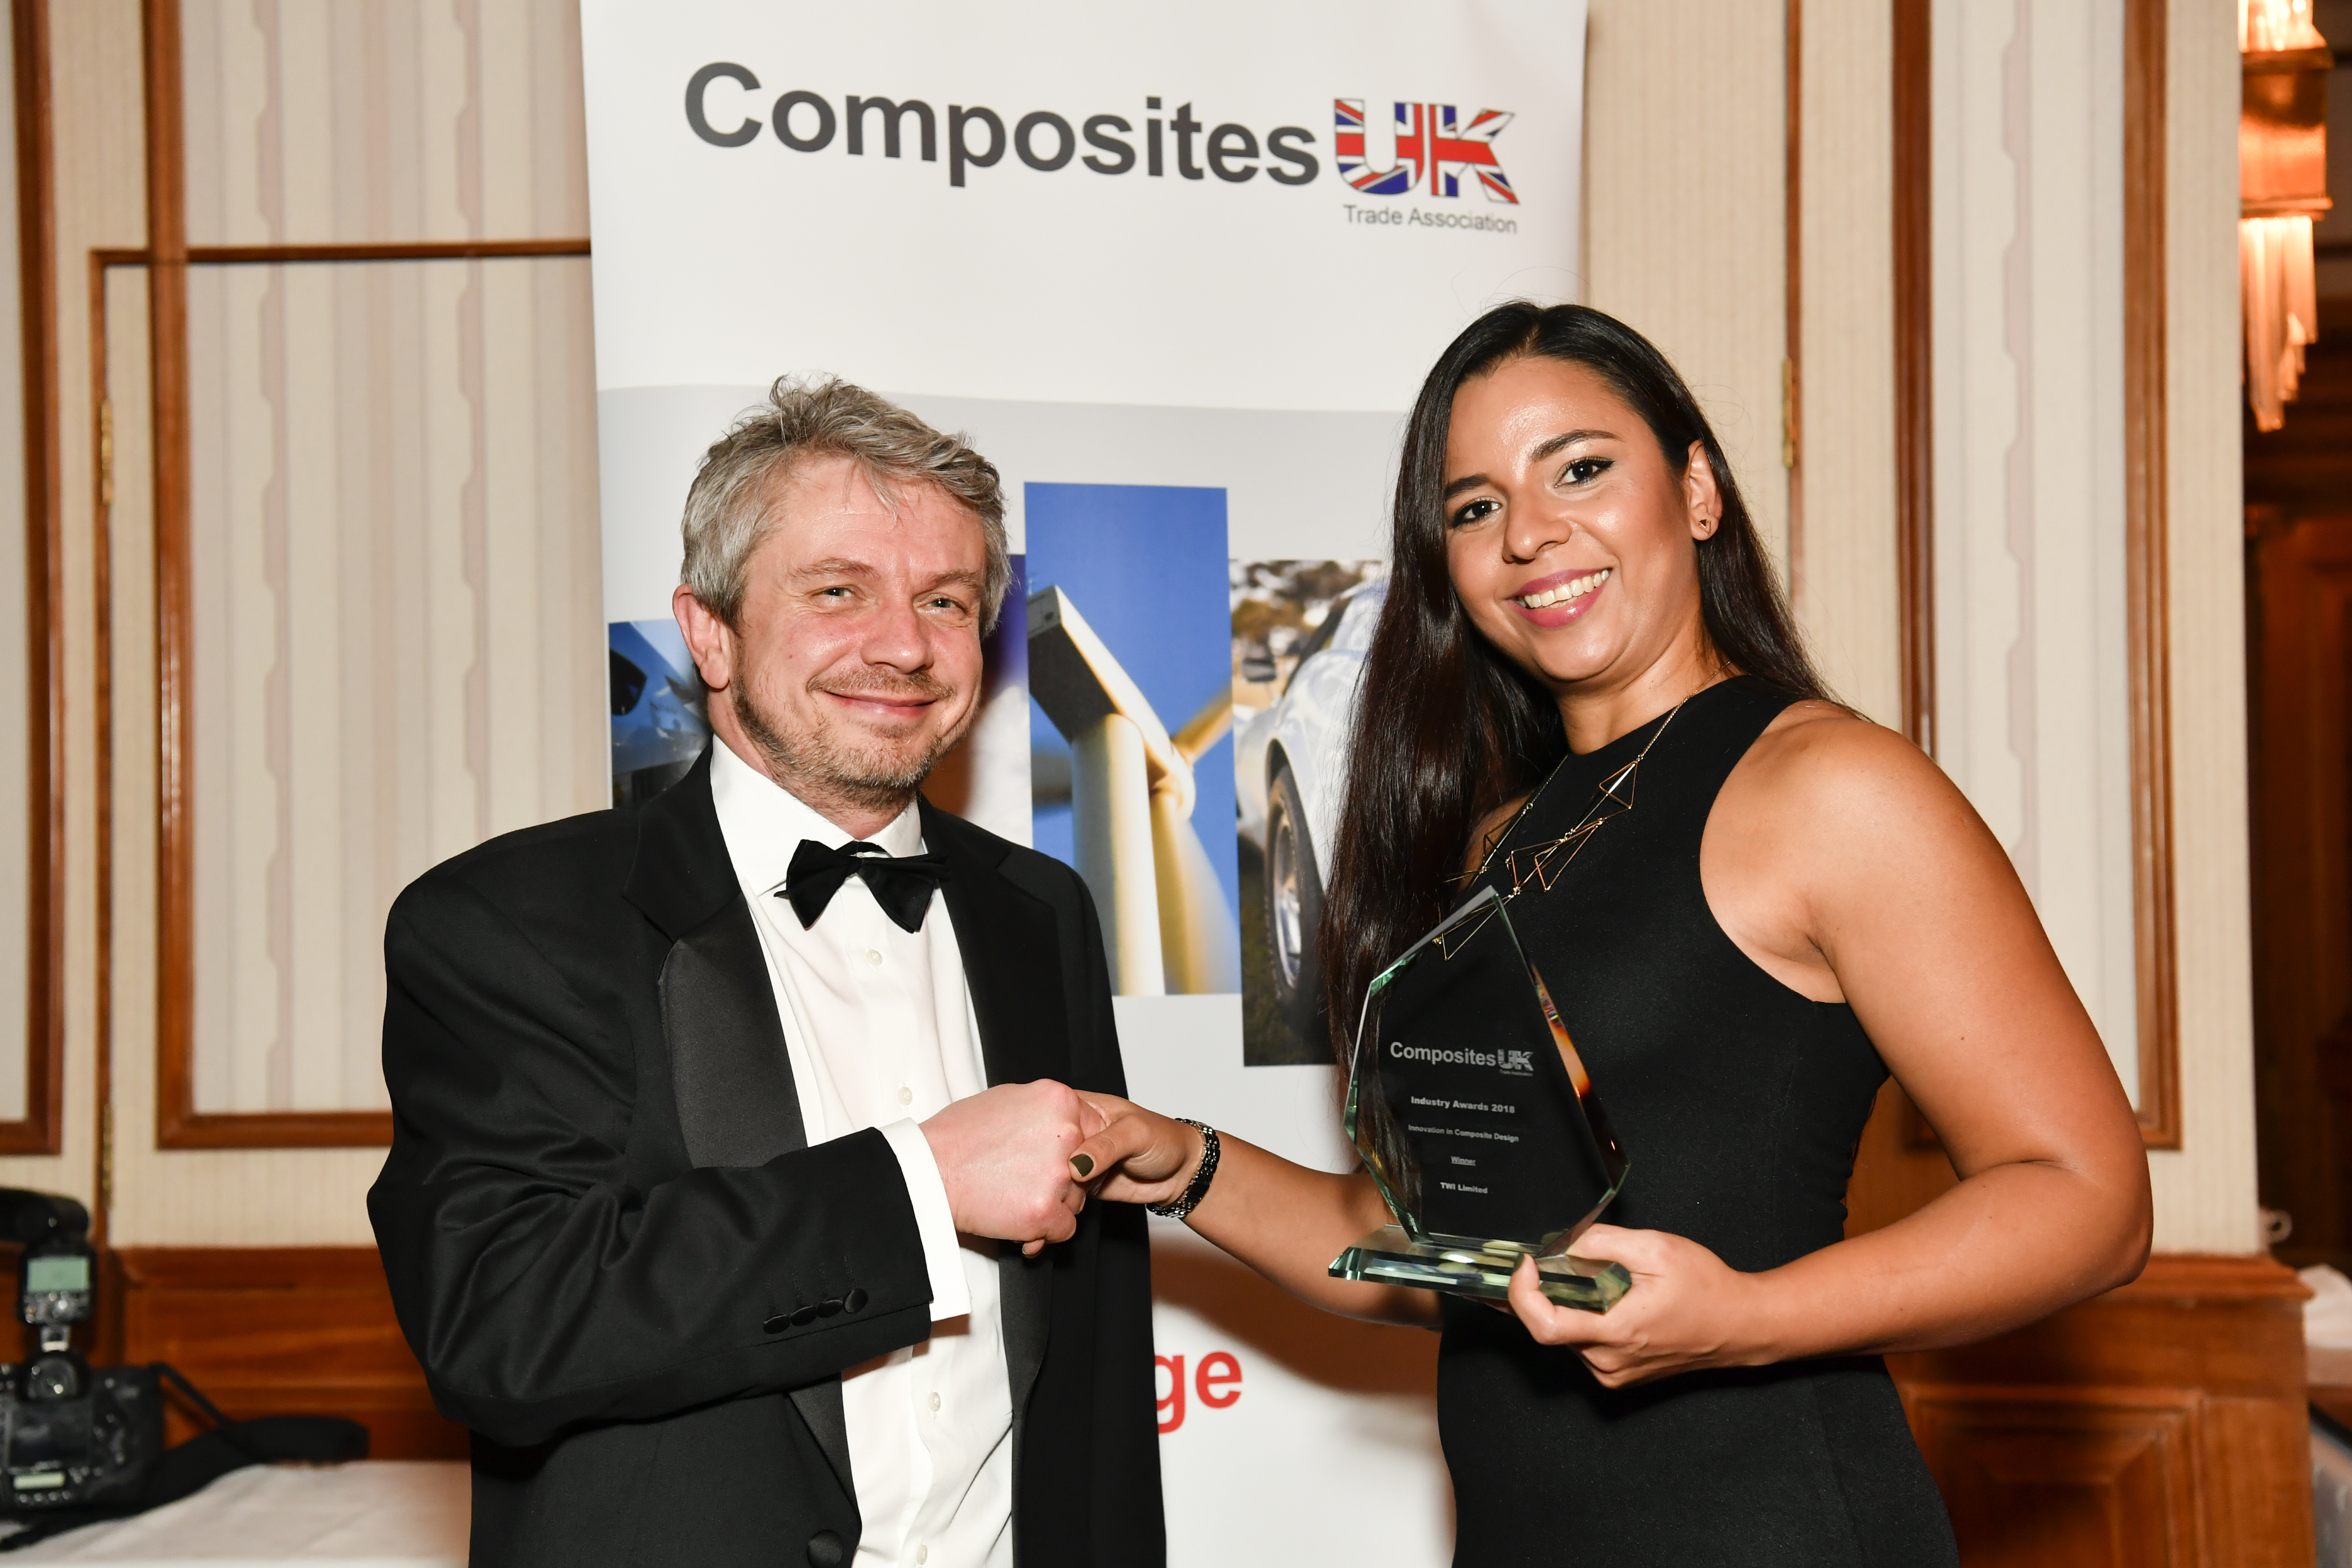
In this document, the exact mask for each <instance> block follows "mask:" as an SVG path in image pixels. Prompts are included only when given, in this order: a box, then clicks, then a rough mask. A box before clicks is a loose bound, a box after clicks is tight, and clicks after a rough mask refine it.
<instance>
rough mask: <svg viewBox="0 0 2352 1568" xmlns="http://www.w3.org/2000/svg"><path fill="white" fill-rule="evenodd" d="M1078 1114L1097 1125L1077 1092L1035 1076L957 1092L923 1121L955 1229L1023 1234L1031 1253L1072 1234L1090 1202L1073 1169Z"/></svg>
mask: <svg viewBox="0 0 2352 1568" xmlns="http://www.w3.org/2000/svg"><path fill="white" fill-rule="evenodd" d="M1082 1118H1086V1120H1087V1122H1088V1123H1089V1124H1091V1125H1095V1126H1099V1125H1100V1121H1099V1118H1087V1117H1086V1110H1085V1107H1083V1106H1082V1105H1081V1104H1080V1103H1079V1101H1078V1097H1077V1095H1076V1093H1074V1092H1072V1091H1071V1090H1070V1089H1066V1088H1064V1087H1063V1086H1062V1085H1060V1084H1058V1083H1055V1082H1054V1081H1053V1080H1052V1079H1038V1080H1037V1081H1036V1082H1035V1083H1021V1084H1000V1085H998V1086H997V1087H996V1088H994V1089H986V1090H983V1091H982V1092H981V1093H979V1094H975V1095H973V1096H972V1097H971V1099H969V1100H957V1101H956V1102H955V1103H954V1104H952V1105H950V1106H949V1107H948V1108H947V1109H946V1110H942V1111H940V1113H939V1114H938V1115H937V1116H934V1117H932V1118H931V1119H930V1120H929V1121H926V1122H924V1123H923V1138H924V1140H925V1142H929V1144H930V1146H931V1158H932V1159H933V1160H935V1161H937V1162H938V1163H939V1167H940V1182H941V1184H944V1185H945V1186H946V1188H947V1193H948V1212H949V1213H950V1215H953V1216H954V1217H955V1227H956V1229H958V1230H960V1231H962V1232H963V1233H964V1234H966V1235H967V1236H988V1237H997V1238H998V1239H1000V1240H1003V1241H1017V1242H1020V1243H1021V1244H1022V1246H1021V1250H1022V1251H1023V1252H1024V1253H1027V1254H1032V1255H1034V1254H1035V1253H1036V1252H1037V1251H1038V1250H1039V1249H1040V1248H1042V1247H1044V1246H1045V1244H1046V1243H1047V1242H1049V1241H1067V1240H1068V1239H1069V1238H1070V1237H1072V1236H1073V1235H1075V1234H1076V1231H1077V1228H1078V1211H1079V1210H1080V1209H1082V1208H1084V1207H1086V1205H1087V1194H1086V1189H1085V1188H1083V1187H1081V1186H1079V1185H1078V1184H1077V1183H1076V1182H1075V1181H1073V1180H1072V1179H1071V1176H1070V1155H1071V1154H1072V1153H1073V1152H1076V1149H1077V1147H1078V1144H1079V1142H1080V1141H1081V1140H1082V1139H1083V1138H1084V1137H1085V1135H1086V1131H1087V1129H1086V1127H1085V1126H1082V1125H1081V1119H1082Z"/></svg>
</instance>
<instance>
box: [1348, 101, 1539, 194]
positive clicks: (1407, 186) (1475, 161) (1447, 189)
mask: <svg viewBox="0 0 2352 1568" xmlns="http://www.w3.org/2000/svg"><path fill="white" fill-rule="evenodd" d="M1331 104H1332V118H1333V121H1334V129H1333V132H1332V137H1331V151H1332V156H1333V159H1334V161H1335V162H1336V163H1338V164H1339V177H1340V178H1341V179H1343V180H1345V181H1347V182H1348V184H1349V185H1351V186H1353V187H1354V188H1355V189H1357V190H1359V191H1361V192H1363V193H1364V194H1365V195H1368V196H1402V195H1411V194H1413V193H1415V192H1420V191H1423V190H1425V191H1426V192H1427V194H1428V195H1433V196H1459V195H1461V194H1462V180H1463V177H1464V176H1465V175H1468V176H1469V177H1470V178H1472V179H1474V180H1475V181H1476V182H1477V183H1478V184H1479V186H1480V187H1481V188H1482V189H1484V190H1485V191H1486V199H1487V200H1488V201H1490V202H1507V203H1509V204H1510V205H1513V206H1517V205H1518V204H1519V196H1518V193H1517V191H1514V190H1513V189H1511V178H1510V176H1509V175H1508V174H1505V173H1503V165H1502V163H1501V161H1500V160H1499V159H1497V158H1496V156H1495V138H1496V137H1497V136H1499V135H1501V134H1502V132H1503V128H1504V127H1505V126H1507V125H1508V124H1510V122H1511V116H1510V115H1509V114H1507V113H1506V112H1504V111H1503V110H1499V109H1482V110H1479V111H1478V112H1477V113H1476V114H1475V115H1474V116H1473V117H1472V118H1471V121H1470V123H1469V124H1467V125H1464V124H1462V123H1461V112H1460V110H1456V109H1455V108H1454V105H1452V104H1450V103H1400V104H1398V105H1396V121H1395V124H1396V163H1394V164H1392V165H1391V166H1390V167H1388V168H1385V169H1376V168H1374V167H1372V166H1371V164H1370V163H1369V162H1367V161H1366V155H1365V151H1364V100H1362V99H1360V98H1339V99H1334V100H1331Z"/></svg>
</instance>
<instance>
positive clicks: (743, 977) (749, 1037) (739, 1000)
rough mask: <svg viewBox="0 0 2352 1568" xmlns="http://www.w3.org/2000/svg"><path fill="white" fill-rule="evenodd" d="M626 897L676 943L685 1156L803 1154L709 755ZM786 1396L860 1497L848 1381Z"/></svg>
mask: <svg viewBox="0 0 2352 1568" xmlns="http://www.w3.org/2000/svg"><path fill="white" fill-rule="evenodd" d="M714 744H715V742H714ZM628 896H629V898H630V900H631V901H633V902H634V903H635V904H636V905H637V907H638V908H639V909H641V910H645V912H646V915H647V916H648V917H649V918H651V919H652V920H653V921H654V923H655V924H656V925H657V926H659V927H661V929H662V930H663V931H665V932H666V933H667V934H669V935H670V936H672V937H673V938H674V940H673V942H672V943H671V946H670V950H669V956H668V957H667V959H665V960H664V961H663V963H662V972H661V1015H662V1037H663V1041H664V1043H665V1045H666V1046H667V1047H668V1052H669V1066H670V1087H671V1091H672V1093H673V1095H674V1096H675V1098H676V1100H677V1120H678V1131H679V1132H680V1133H681V1134H682V1135H683V1137H684V1139H685V1142H686V1152H687V1158H688V1160H690V1161H691V1162H692V1163H694V1164H696V1165H698V1166H704V1165H763V1164H765V1163H768V1162H769V1161H770V1160H772V1159H774V1158H775V1157H776V1156H777V1155H779V1154H788V1153H791V1152H793V1151H794V1150H796V1149H804V1148H806V1147H808V1131H807V1123H806V1122H805V1121H803V1120H802V1118H801V1098H800V1089H799V1086H798V1085H797V1084H795V1083H794V1082H793V1063H792V1056H791V1053H790V1052H789V1051H787V1050H786V1049H785V1047H784V1026H783V1020H782V1018H781V1017H780V1016H778V1014H777V1011H776V991H775V986H774V984H773V983H772V981H771V980H770V979H769V977H768V960H767V955H766V953H765V952H762V951H761V946H760V931H759V928H758V927H757V926H755V925H754V924H753V923H752V921H753V916H752V913H751V905H750V904H749V903H748V902H746V901H745V900H744V898H743V889H742V887H741V885H740V883H738V882H737V881H736V879H735V869H734V867H733V865H732V864H731V863H730V861H729V859H728V858H727V840H726V837H725V836H724V835H723V834H721V833H720V832H719V814H718V811H717V809H716V808H715V807H713V805H711V802H710V755H709V752H704V753H703V756H702V760H701V761H699V762H698V763H696V764H695V765H694V768H693V770H692V771H691V772H689V773H688V774H687V775H686V777H685V778H683V779H681V780H680V781H679V782H678V783H677V784H675V785H673V786H672V787H671V788H670V789H668V790H667V791H666V792H664V793H663V794H662V795H658V796H656V798H655V799H654V800H653V801H652V802H651V803H649V804H648V805H646V807H645V808H644V811H643V814H642V816H641V818H640V826H639V827H638V833H637V860H636V864H635V867H634V868H632V870H631V872H630V876H629V888H628ZM791 1397H792V1401H793V1405H794V1406H795V1407H796V1408H797V1409H798V1410H799V1411H800V1413H801V1419H802V1420H803V1421H804V1422H805V1423H807V1425H808V1428H809V1431H810V1433H811V1434H812V1435H813V1436H814V1437H815V1438H816V1441H817V1446H818V1447H820V1448H822V1449H824V1457H825V1458H826V1460H827V1461H828V1462H829V1463H831V1465H832V1466H833V1470H834V1474H835V1477H836V1478H838V1479H839V1480H840V1482H841V1489H842V1491H843V1492H844V1494H845V1495H847V1496H849V1497H852V1498H854V1497H856V1495H857V1494H856V1489H855V1488H854V1487H853V1486H852V1485H851V1483H850V1468H849V1425H848V1420H847V1418H846V1416H845V1413H844V1411H843V1409H842V1403H841V1380H840V1379H839V1378H837V1377H835V1378H827V1379H825V1381H824V1382H823V1383H814V1384H808V1385H807V1386H806V1387H803V1388H795V1389H793V1391H792V1395H791Z"/></svg>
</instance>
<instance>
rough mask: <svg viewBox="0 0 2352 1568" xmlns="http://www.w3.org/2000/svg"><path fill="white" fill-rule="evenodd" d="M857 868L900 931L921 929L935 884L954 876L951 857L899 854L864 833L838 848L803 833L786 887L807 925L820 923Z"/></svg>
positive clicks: (876, 899)
mask: <svg viewBox="0 0 2352 1568" xmlns="http://www.w3.org/2000/svg"><path fill="white" fill-rule="evenodd" d="M852 873H855V874H856V875H857V876H860V877H863V878H865V879H866V890H867V891H869V892H871V893H872V894H873V895H874V901H875V902H876V903H877V904H880V905H881V906H882V912H883V913H884V914H886V915H888V916H889V917H890V918H891V919H892V920H893V921H897V922H898V929H899V930H901V931H920V930H922V929H923V913H924V911H925V910H929V908H930V907H931V889H934V888H936V887H938V886H939V885H940V883H941V882H944V881H946V880H947V879H948V860H947V857H946V856H944V855H893V854H891V853H890V852H889V851H888V850H887V849H885V848H883V847H882V846H880V845H879V844H868V843H866V841H865V840H864V839H862V838H853V839H851V840H850V841H849V842H848V843H846V844H845V845H843V846H842V847H840V848H838V849H828V848H826V847H824V845H822V844H819V843H818V842H817V841H816V840H815V839H814V838H803V839H802V840H801V847H799V848H797V849H795V850H793V864H792V868H791V869H790V870H789V871H788V872H787V873H786V874H785V880H784V892H783V896H784V897H785V898H787V899H790V900H792V902H793V913H794V914H796V915H798V916H800V917H801V926H802V929H803V930H805V929H807V928H808V927H810V926H813V925H814V924H816V918H817V916H819V915H821V914H823V913H824V906H825V905H827V904H829V903H831V902H833V895H834V894H835V892H836V891H838V890H839V889H840V887H841V884H842V883H843V882H844V881H845V880H847V879H848V878H849V877H850V876H851V874H852Z"/></svg>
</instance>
